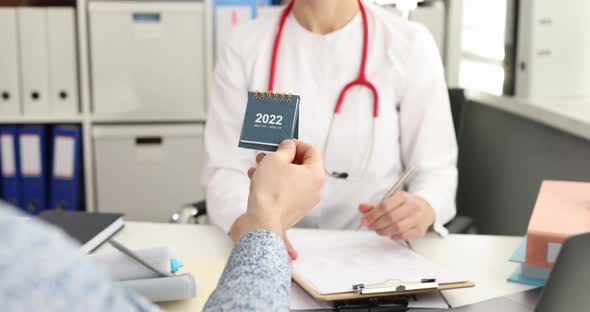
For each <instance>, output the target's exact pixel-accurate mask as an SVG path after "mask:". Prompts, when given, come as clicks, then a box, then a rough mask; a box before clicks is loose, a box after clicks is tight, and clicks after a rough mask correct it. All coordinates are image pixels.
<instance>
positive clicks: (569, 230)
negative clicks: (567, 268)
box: [525, 181, 590, 268]
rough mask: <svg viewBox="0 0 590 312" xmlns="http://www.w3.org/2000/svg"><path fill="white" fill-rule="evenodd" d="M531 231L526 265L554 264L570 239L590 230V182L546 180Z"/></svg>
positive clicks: (534, 214)
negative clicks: (565, 241)
mask: <svg viewBox="0 0 590 312" xmlns="http://www.w3.org/2000/svg"><path fill="white" fill-rule="evenodd" d="M527 232H528V234H527V235H528V236H527V248H526V261H525V262H526V264H528V265H532V266H538V267H545V268H551V267H553V263H554V262H555V260H556V259H557V255H558V254H559V250H560V249H561V244H562V243H563V241H564V240H565V239H566V238H568V237H569V236H572V235H575V234H579V233H584V232H590V183H584V182H568V181H543V184H542V185H541V189H540V190H539V196H538V197H537V202H536V204H535V208H534V210H533V214H532V216H531V220H530V222H529V227H528V231H527Z"/></svg>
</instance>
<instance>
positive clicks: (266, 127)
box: [238, 92, 300, 152]
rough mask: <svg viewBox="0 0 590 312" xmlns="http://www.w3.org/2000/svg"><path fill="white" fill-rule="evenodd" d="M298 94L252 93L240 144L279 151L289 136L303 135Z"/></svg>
mask: <svg viewBox="0 0 590 312" xmlns="http://www.w3.org/2000/svg"><path fill="white" fill-rule="evenodd" d="M299 101H300V98H299V96H298V95H290V94H282V93H271V92H248V103H247V106H246V113H245V114H244V123H243V124H242V132H241V134H240V141H239V143H238V146H239V147H242V148H248V149H255V150H263V151H271V152H273V151H276V150H277V147H278V146H279V144H280V143H281V142H282V141H283V140H286V139H297V138H299Z"/></svg>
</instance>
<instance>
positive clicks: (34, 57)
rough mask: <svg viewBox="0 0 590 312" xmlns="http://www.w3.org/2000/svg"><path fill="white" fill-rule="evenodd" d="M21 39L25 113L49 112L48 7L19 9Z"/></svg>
mask: <svg viewBox="0 0 590 312" xmlns="http://www.w3.org/2000/svg"><path fill="white" fill-rule="evenodd" d="M17 17H18V18H17V20H18V29H19V39H20V49H19V50H20V67H21V79H22V94H21V98H22V102H23V111H24V114H25V115H42V116H46V115H47V114H49V112H50V101H49V67H48V62H49V56H48V50H47V29H46V25H47V9H44V8H32V7H22V8H18V9H17Z"/></svg>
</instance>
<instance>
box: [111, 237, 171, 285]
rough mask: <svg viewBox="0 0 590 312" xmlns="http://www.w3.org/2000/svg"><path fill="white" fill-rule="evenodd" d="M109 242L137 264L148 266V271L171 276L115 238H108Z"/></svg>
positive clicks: (162, 275)
mask: <svg viewBox="0 0 590 312" xmlns="http://www.w3.org/2000/svg"><path fill="white" fill-rule="evenodd" d="M109 244H110V245H111V246H113V247H114V248H115V249H117V250H118V251H120V252H122V253H124V254H125V255H127V256H128V257H129V258H131V259H133V260H135V261H137V262H138V263H139V264H141V265H143V266H144V267H146V268H148V269H149V270H150V271H152V272H154V273H156V274H158V275H159V276H161V277H167V276H171V274H169V273H167V272H162V271H160V270H159V269H158V268H156V267H154V266H153V265H151V264H150V263H149V262H147V261H144V260H143V259H142V258H141V257H140V256H139V255H137V254H136V253H134V252H133V251H132V250H130V249H129V248H127V247H125V246H123V245H122V244H121V243H119V242H117V241H116V240H114V239H111V240H109Z"/></svg>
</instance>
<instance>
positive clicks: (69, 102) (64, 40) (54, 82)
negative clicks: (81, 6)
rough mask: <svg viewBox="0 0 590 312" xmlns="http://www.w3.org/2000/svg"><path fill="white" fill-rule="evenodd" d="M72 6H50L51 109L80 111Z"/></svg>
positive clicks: (48, 31) (63, 111) (68, 112)
mask: <svg viewBox="0 0 590 312" xmlns="http://www.w3.org/2000/svg"><path fill="white" fill-rule="evenodd" d="M75 29H76V27H75V19H74V9H73V8H63V7H62V8H58V7H54V8H48V9H47V37H48V40H47V44H48V51H49V86H50V90H49V101H50V107H51V112H52V113H54V114H60V115H74V114H76V113H78V111H79V109H78V79H77V76H78V64H77V53H76V35H75V34H76V31H75Z"/></svg>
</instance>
